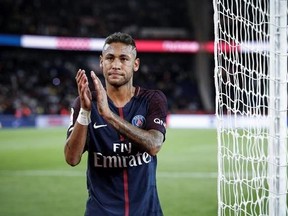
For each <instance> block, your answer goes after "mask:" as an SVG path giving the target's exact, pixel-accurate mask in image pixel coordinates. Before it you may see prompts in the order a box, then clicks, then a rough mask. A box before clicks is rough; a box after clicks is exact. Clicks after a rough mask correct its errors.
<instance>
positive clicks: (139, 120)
mask: <svg viewBox="0 0 288 216" xmlns="http://www.w3.org/2000/svg"><path fill="white" fill-rule="evenodd" d="M131 123H132V125H134V126H136V127H138V128H143V127H144V126H145V123H146V119H145V117H144V116H142V115H136V116H134V117H133V119H132V121H131Z"/></svg>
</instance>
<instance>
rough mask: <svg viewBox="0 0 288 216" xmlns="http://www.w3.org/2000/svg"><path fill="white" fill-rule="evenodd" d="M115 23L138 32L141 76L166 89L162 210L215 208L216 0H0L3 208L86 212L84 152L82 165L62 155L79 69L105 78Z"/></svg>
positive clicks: (201, 215) (201, 214)
mask: <svg viewBox="0 0 288 216" xmlns="http://www.w3.org/2000/svg"><path fill="white" fill-rule="evenodd" d="M118 31H122V32H127V33H129V34H131V35H132V36H133V37H134V39H135V40H136V44H137V47H138V55H139V57H140V59H141V65H140V70H139V71H138V72H137V73H136V74H135V76H134V78H135V80H134V81H135V85H140V86H142V87H146V88H153V89H160V90H162V91H163V92H164V93H165V94H166V97H167V99H168V106H169V107H168V108H169V116H168V118H167V122H168V128H167V134H166V141H165V145H164V147H163V148H162V149H161V152H160V153H159V154H158V160H159V163H158V171H157V184H158V188H159V196H160V200H161V205H162V208H163V211H164V214H165V215H166V216H180V215H181V216H186V215H187V216H190V215H193V216H213V215H216V214H217V159H216V157H217V137H216V130H215V120H214V119H215V114H214V113H215V111H214V110H215V108H214V107H215V99H214V98H215V96H214V95H215V90H214V89H215V87H214V86H215V85H214V56H213V49H214V45H213V40H214V27H213V4H212V1H211V0H201V1H200V0H182V1H181V0H180V1H176V0H123V1H122V0H109V1H107V0H73V1H72V0H0V127H2V129H1V130H0V215H9V216H18V215H22V216H24V215H27V216H34V215H35V216H36V215H37V216H39V215H41V216H54V215H55V216H59V215H61V216H72V215H75V216H78V215H83V212H84V209H85V201H86V199H87V191H86V177H85V171H86V162H85V161H86V157H87V155H86V154H84V155H83V159H82V163H81V164H79V165H78V166H77V167H70V166H68V165H67V164H66V163H65V160H64V155H63V148H64V143H65V139H66V130H67V127H68V125H69V112H70V105H71V103H72V102H73V100H74V98H75V97H76V96H77V87H76V84H75V74H76V72H77V70H78V69H79V68H81V69H85V70H86V71H87V72H89V71H90V70H94V71H95V72H96V73H97V74H98V75H99V76H100V78H101V71H100V69H99V55H100V50H101V48H102V47H101V44H102V43H103V40H104V39H105V37H107V36H108V35H109V34H111V33H114V32H118ZM90 45H91V46H92V47H91V46H90ZM102 79H103V77H102Z"/></svg>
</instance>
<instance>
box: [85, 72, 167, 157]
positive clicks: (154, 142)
mask: <svg viewBox="0 0 288 216" xmlns="http://www.w3.org/2000/svg"><path fill="white" fill-rule="evenodd" d="M91 77H92V80H93V83H94V85H95V89H96V91H97V105H98V106H97V108H98V111H99V113H100V114H101V115H102V117H103V118H104V119H105V120H106V121H107V122H108V123H110V124H111V125H112V126H113V127H114V128H115V129H116V130H117V131H119V132H120V133H121V134H122V135H124V136H125V137H127V138H129V139H130V140H132V141H134V143H135V144H138V145H139V146H138V147H140V148H142V149H145V151H147V152H148V153H149V154H150V155H156V154H157V153H158V152H159V150H160V148H161V146H162V143H163V141H164V135H163V134H162V133H161V132H160V131H158V130H148V131H147V130H144V129H141V128H138V127H136V126H133V125H132V124H130V123H129V122H127V121H126V120H124V119H122V118H121V117H119V116H118V115H116V114H115V113H113V112H112V111H111V110H110V108H109V106H108V102H107V95H106V91H105V90H104V88H103V86H102V84H101V81H100V80H99V79H98V77H97V76H96V75H95V74H94V72H91Z"/></svg>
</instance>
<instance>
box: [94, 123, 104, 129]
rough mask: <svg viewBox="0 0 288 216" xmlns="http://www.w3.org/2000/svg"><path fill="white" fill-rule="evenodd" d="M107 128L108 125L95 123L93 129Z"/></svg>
mask: <svg viewBox="0 0 288 216" xmlns="http://www.w3.org/2000/svg"><path fill="white" fill-rule="evenodd" d="M106 126H107V125H97V124H96V123H94V125H93V128H94V129H98V128H101V127H106Z"/></svg>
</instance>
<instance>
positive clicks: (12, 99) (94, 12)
mask: <svg viewBox="0 0 288 216" xmlns="http://www.w3.org/2000/svg"><path fill="white" fill-rule="evenodd" d="M77 2H78V1H77ZM77 2H76V1H75V2H72V1H69V0H57V1H56V0H49V1H44V0H43V1H42V0H15V1H9V0H2V1H1V8H0V29H1V30H0V33H3V34H32V35H33V34H34V35H48V36H69V37H74V36H78V37H101V38H104V37H106V36H107V35H108V34H110V33H113V32H116V31H125V32H128V33H130V34H131V35H133V37H134V38H136V39H137V38H142V39H155V38H159V39H164V38H165V39H167V38H169V39H192V38H193V31H192V30H191V27H189V26H188V22H187V19H188V15H187V13H188V12H187V11H186V9H185V4H174V3H175V0H158V1H148V2H147V1H145V0H127V1H125V2H123V1H118V0H111V1H105V0H94V1H92V0H81V1H79V2H78V3H77ZM163 5H165V7H164V6H163ZM160 29H161V30H162V31H159V30H160ZM99 54H100V53H97V52H76V51H55V50H35V49H23V48H16V47H14V48H12V47H3V46H2V47H0V92H1V94H0V114H14V115H16V116H18V117H21V116H29V115H33V114H36V115H37V114H62V115H67V114H69V111H70V105H71V103H72V101H73V99H74V98H75V96H76V95H77V88H76V84H75V78H74V77H75V73H76V71H77V70H78V68H82V69H85V70H86V71H87V72H90V71H91V70H94V71H96V72H97V73H98V75H99V76H101V71H100V69H99V62H98V57H99ZM139 57H140V59H141V67H140V71H138V72H137V73H136V74H135V84H136V85H140V86H143V87H146V88H154V89H161V90H162V91H163V92H164V93H165V94H166V96H167V98H168V105H169V111H170V112H171V113H179V112H189V113H192V112H199V111H200V110H202V107H201V102H200V99H199V94H198V88H197V82H196V81H195V79H194V77H193V71H192V70H193V69H192V68H193V67H192V66H193V61H194V58H193V56H192V55H188V54H164V53H161V54H159V53H158V54H152V53H139Z"/></svg>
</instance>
